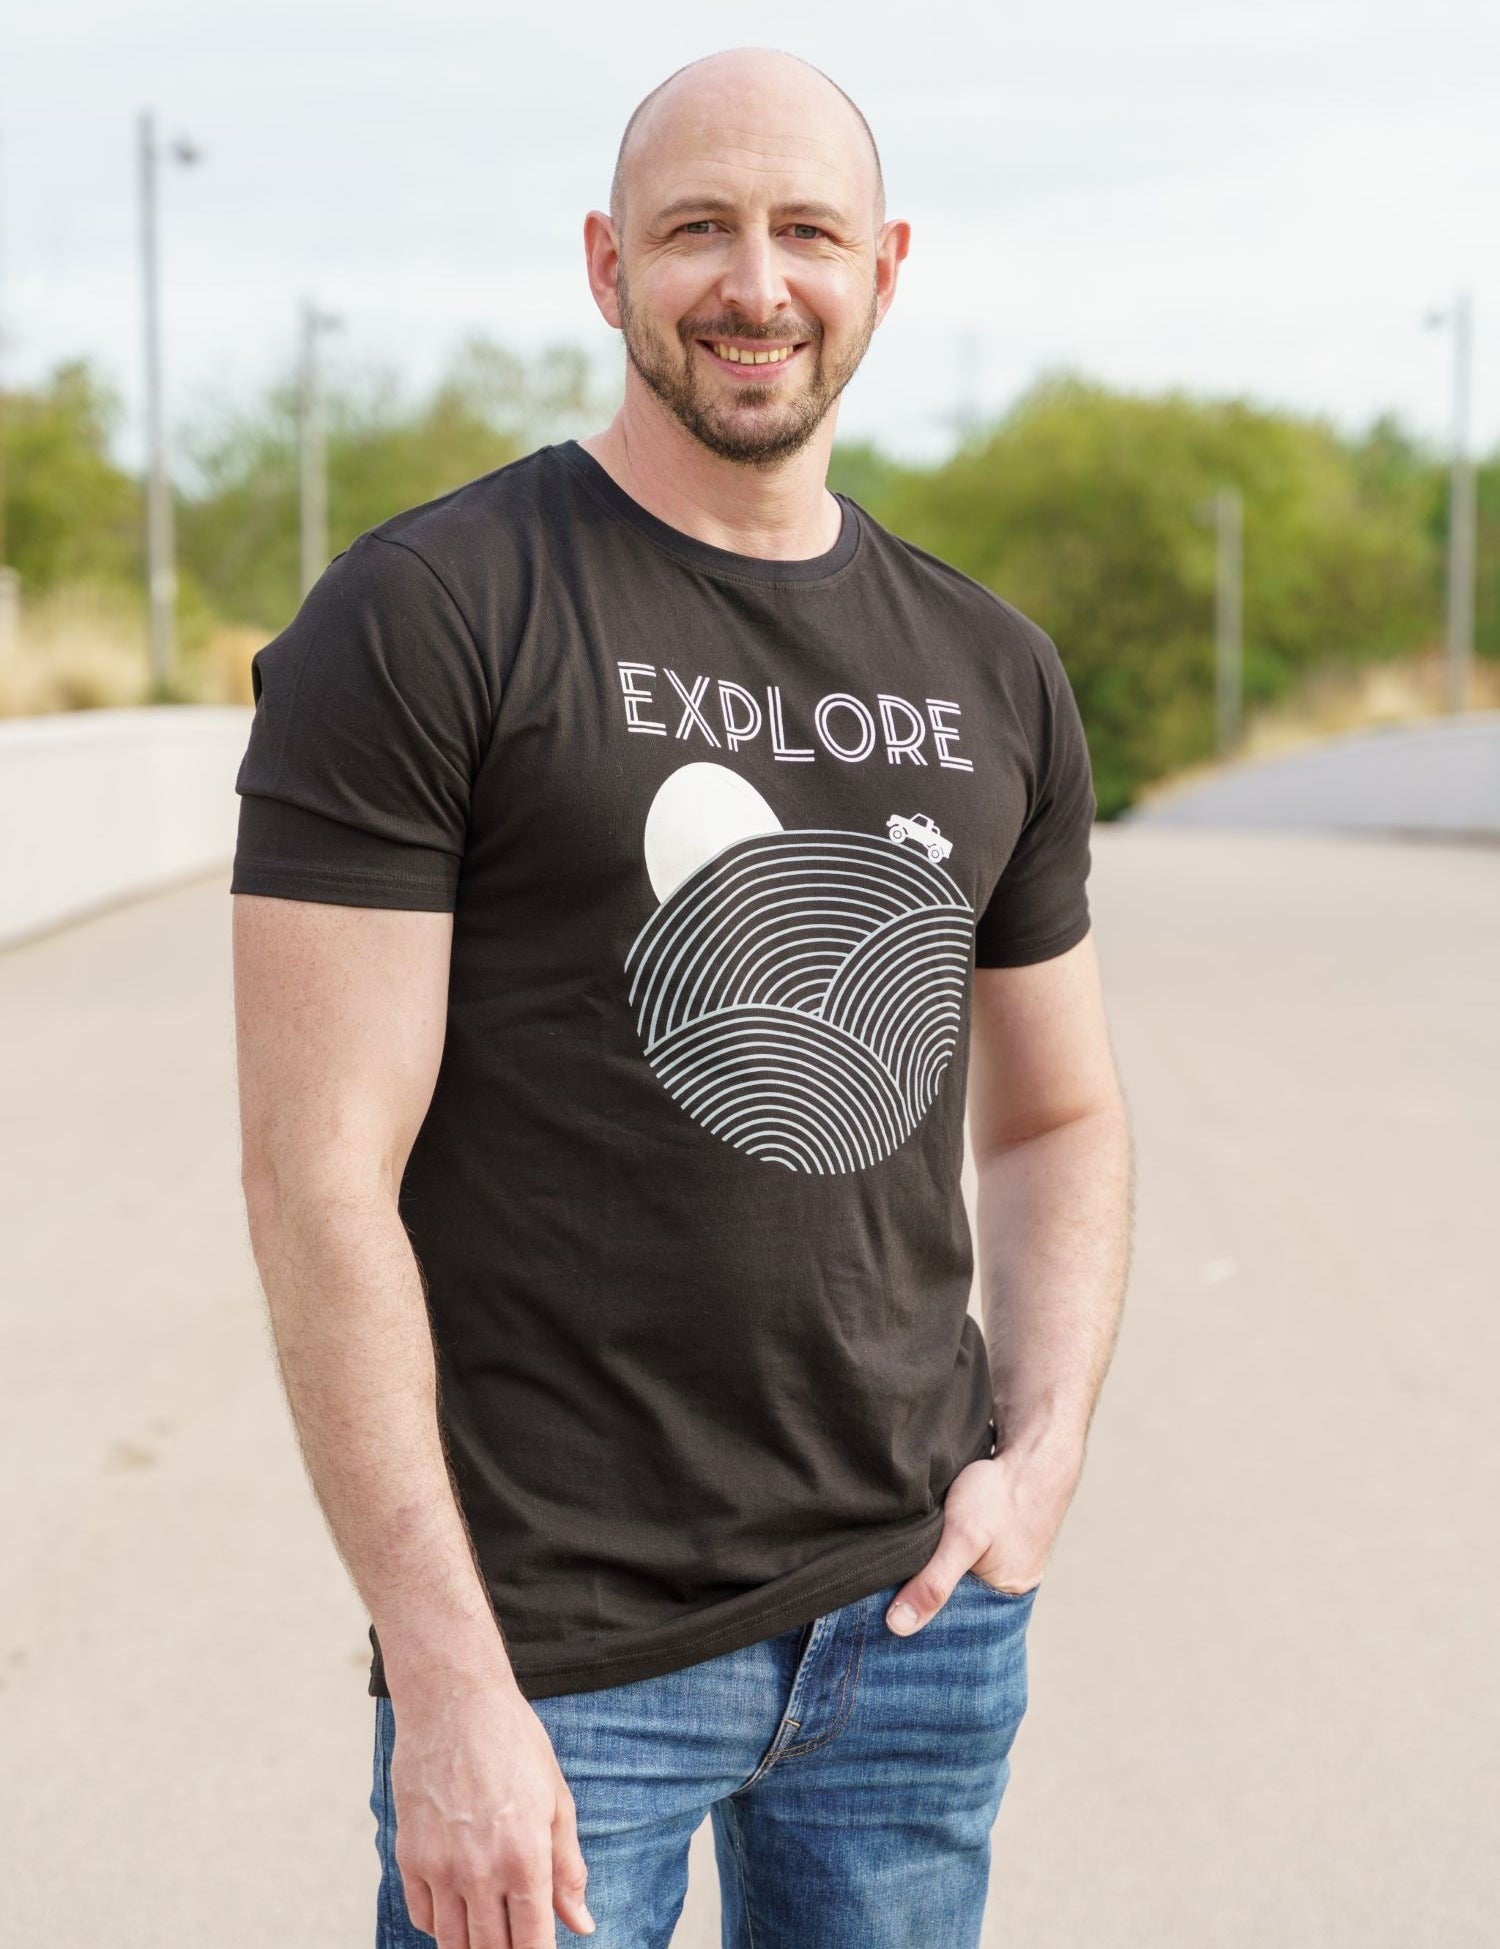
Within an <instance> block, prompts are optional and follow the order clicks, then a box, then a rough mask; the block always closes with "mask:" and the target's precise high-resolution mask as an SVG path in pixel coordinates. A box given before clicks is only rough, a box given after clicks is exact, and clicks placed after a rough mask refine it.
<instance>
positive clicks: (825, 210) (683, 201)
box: [653, 196, 847, 228]
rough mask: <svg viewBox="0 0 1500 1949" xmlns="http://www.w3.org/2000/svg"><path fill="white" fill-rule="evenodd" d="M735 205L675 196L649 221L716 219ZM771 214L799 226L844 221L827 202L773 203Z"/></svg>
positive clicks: (721, 198)
mask: <svg viewBox="0 0 1500 1949" xmlns="http://www.w3.org/2000/svg"><path fill="white" fill-rule="evenodd" d="M737 207H738V206H737V205H736V204H734V203H732V202H730V200H729V199H728V198H727V197H724V196H679V197H678V199H677V201H676V202H675V203H669V204H668V205H667V206H666V208H665V209H664V210H658V211H657V213H656V216H655V218H654V219H653V221H654V222H655V223H658V224H661V223H670V222H671V221H672V219H673V218H674V217H685V216H702V217H716V216H724V215H726V214H728V213H732V212H733V211H734V210H735V209H736V208H737ZM771 214H772V215H773V216H778V217H791V218H792V219H793V220H794V221H796V222H800V223H827V224H831V225H833V226H834V227H835V228H838V227H839V226H841V225H843V224H844V223H845V222H846V221H847V219H846V218H845V216H844V213H843V211H842V210H837V209H835V208H834V206H833V204H831V203H777V204H775V205H774V206H773V208H772V211H771Z"/></svg>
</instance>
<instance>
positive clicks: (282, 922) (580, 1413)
mask: <svg viewBox="0 0 1500 1949" xmlns="http://www.w3.org/2000/svg"><path fill="white" fill-rule="evenodd" d="M908 242H909V229H908V226H907V225H906V224H905V223H902V222H893V221H887V220H886V218H885V213H884V206H883V190H882V185H881V180H880V170H879V162H878V158H877V155H876V152H875V149H874V145H873V142H872V140H871V138H870V135H869V131H868V129H867V128H866V126H865V124H864V121H863V118H862V117H861V116H860V115H859V113H858V111H857V110H856V109H855V108H854V107H853V105H852V103H850V102H849V101H848V100H847V98H846V97H844V96H843V95H842V93H841V92H840V91H839V90H838V89H837V88H835V87H834V86H833V85H832V84H831V83H830V82H829V81H828V80H827V79H826V78H825V77H824V76H822V75H821V74H820V73H819V72H818V71H817V70H815V69H813V68H810V67H808V66H807V65H806V64H804V63H802V62H800V61H797V60H795V59H793V58H792V57H790V56H787V55H783V54H776V53H770V52H767V51H764V50H740V51H737V52H734V53H728V54H722V55H716V56H712V57H710V58H708V59H706V60H704V61H700V62H697V63H694V64H693V65H692V66H690V67H688V68H687V69H685V70H681V71H679V72H678V73H677V74H676V75H674V76H672V77H671V78H670V79H669V80H668V81H667V82H666V83H665V84H663V86H662V87H661V88H660V89H658V90H657V91H656V92H655V94H654V95H652V96H650V97H648V98H647V101H646V102H645V103H644V104H642V107H641V109H640V110H638V111H637V114H636V115H635V117H634V118H633V119H632V121H631V124H630V126H629V128H628V130H627V133H626V138H625V140H624V141H623V143H622V145H621V153H620V160H619V166H618V170H617V175H616V179H615V185H614V190H613V194H612V198H611V209H610V213H609V214H608V215H607V216H606V215H605V214H603V213H602V212H599V211H595V212H593V213H592V214H591V215H590V216H589V218H588V219H587V223H586V226H585V244H586V249H587V259H588V272H589V279H590V283H591V287H592V289H593V293H594V297H595V300H596V302H597V303H598V305H599V307H600V310H601V311H602V312H603V314H604V316H605V318H606V319H607V320H608V321H609V322H610V324H611V325H614V326H617V327H618V328H619V329H620V330H621V331H622V333H623V334H624V338H625V346H626V351H627V355H628V364H627V372H626V390H625V397H624V402H623V404H622V406H621V408H620V411H619V412H618V414H617V415H616V417H615V419H614V421H613V422H612V423H611V425H610V426H609V427H607V428H606V429H605V430H604V431H603V432H602V433H599V434H597V435H596V436H594V437H592V438H590V439H588V440H585V441H582V442H572V441H569V442H564V443H562V444H561V445H557V446H552V447H547V448H544V449H542V450H541V451H540V452H539V453H536V454H534V455H531V456H530V457H528V458H527V459H524V460H521V461H518V462H516V463H514V464H513V465H510V466H506V467H502V468H500V469H499V470H498V471H497V472H495V473H492V474H490V475H487V476H485V477H484V478H483V479H480V480H477V481H473V482H470V483H469V484H468V485H466V486H464V487H461V488H459V489H457V490H456V491H454V492H453V493H450V494H447V495H444V496H443V497H442V498H440V499H439V500H436V501H433V502H431V503H428V504H427V505H425V506H423V507H419V508H414V509H410V510H408V511H406V512H405V513H402V514H399V515H396V516H395V517H393V518H392V519H391V520H388V521H385V522H382V523H381V524H380V525H379V526H378V527H377V528H375V529H373V530H371V531H370V532H368V533H367V534H364V535H362V536H360V538H359V539H358V540H357V541H355V542H354V543H353V545H352V546H351V547H350V548H348V549H347V550H346V551H345V552H344V553H343V554H342V555H340V556H339V557H338V558H337V559H336V560H335V561H334V562H333V563H332V564H331V565H330V567H329V568H328V570H327V571H326V572H325V574H324V575H323V577H322V579H321V580H320V582H319V583H318V585H317V587H316V588H315V589H314V590H313V592H312V593H311V595H310V596H309V597H308V599H307V601H306V602H305V603H304V605H303V607H302V610H301V612H300V613H299V615H298V616H297V618H296V620H295V621H294V622H293V623H292V625H291V627H290V628H289V629H287V630H286V631H285V632H284V633H283V634H282V635H281V636H280V637H278V638H277V639H276V640H275V641H274V642H273V643H270V644H268V645H267V646H266V648H264V649H263V650H262V651H261V652H260V653H259V655H258V656H257V658H256V661H255V677H256V700H257V710H256V717H255V723H254V728H253V730H252V734H251V739H250V746H249V749H248V751H247V753H246V756H245V760H244V764H243V766H242V769H241V772H240V777H239V790H240V791H241V793H242V794H243V795H244V796H243V799H242V805H241V827H240V838H239V849H238V853H237V856H236V862H235V873H234V879H233V886H232V890H233V891H234V893H235V894H236V895H237V899H236V903H235V967H236V993H237V1017H238V1032H239V1047H240V1066H241V1088H242V1106H243V1128H244V1184H245V1192H246V1199H247V1207H248V1211H249V1214H250V1222H251V1233H252V1239H253V1243H254V1247H255V1251H256V1256H257V1260H258V1263H259V1266H260V1269H261V1272H262V1276H263V1280H264V1284H265V1288H266V1292H267V1296H268V1301H269V1305H270V1308H271V1313H272V1318H273V1323H274V1328H275V1334H276V1341H277V1346H278V1353H279V1358H280V1362H281V1367H282V1372H283V1376H284V1379H285V1383H286V1386H287V1389H288V1394H289V1397H290V1400H291V1404H292V1407H293V1411H294V1414H295V1418H296V1423H297V1426H298V1429H299V1434H300V1439H301V1442H302V1445H303V1450H304V1454H305V1456H306V1459H307V1462H308V1466H309V1469H310V1473H311V1475H312V1478H313V1481H314V1484H315V1486H316V1489H317V1493H318V1495H319V1497H320V1500H321V1502H322V1506H323V1508H324V1509H325V1511H326V1512H327V1515H328V1519H329V1522H330V1526H331V1528H332V1530H333V1533H334V1536H335V1539H336V1541H337V1544H338V1547H339V1549H340V1551H341V1554H342V1556H343V1558H344V1560H345V1562H346V1563H347V1565H348V1567H349V1569H350V1572H351V1574H352V1576H353V1577H354V1580H355V1582H356V1584H357V1586H358V1588H359V1590H360V1593H361V1595H362V1596H363V1598H364V1600H365V1602H366V1604H367V1606H368V1609H369V1613H370V1617H371V1619H372V1626H371V1642H372V1649H373V1651H374V1659H373V1663H372V1669H371V1676H370V1691H371V1693H372V1694H373V1695H374V1696H375V1699H376V1756H375V1777H374V1786H373V1791H372V1794H371V1807H372V1811H373V1812H374V1813H375V1815H376V1817H377V1822H378V1832H377V1841H378V1845H379V1848H380V1853H381V1862H382V1880H381V1889H380V1920H379V1942H380V1943H381V1944H382V1945H384V1949H396V1945H408V1944H415V1943H426V1942H430V1941H431V1939H432V1937H433V1936H435V1937H436V1938H437V1941H438V1943H439V1944H440V1946H441V1949H502V1946H503V1949H541V1945H543V1944H544V1943H552V1942H554V1941H564V1940H568V1939H571V1936H572V1935H573V1934H574V1933H578V1934H584V1933H589V1932H590V1931H592V1930H594V1929H595V1927H596V1925H597V1936H598V1940H599V1941H600V1943H601V1944H608V1945H610V1946H611V1949H626V1946H627V1945H630V1946H631V1949H635V1946H636V1945H647V1944H650V1945H664V1944H666V1943H667V1942H668V1940H669V1938H670V1936H671V1933H672V1928H673V1924H674V1921H675V1919H676V1917H677V1914H678V1912H679V1910H680V1907H681V1903H682V1899H683V1892H684V1887H685V1882H686V1863H687V1850H688V1843H689V1840H690V1838H691V1836H692V1834H693V1832H694V1831H695V1829H696V1828H697V1827H698V1826H699V1824H700V1823H701V1821H702V1819H703V1817H704V1815H705V1814H707V1813H711V1814H712V1818H713V1825H714V1836H715V1842H716V1846H717V1850H718V1859H719V1866H720V1879H721V1887H722V1892H723V1907H724V1916H725V1940H726V1942H728V1943H729V1944H731V1945H746V1949H748V1945H750V1944H752V1943H754V1944H755V1945H757V1946H758V1949H764V1945H769V1944H776V1945H781V1946H782V1949H787V1946H788V1945H794V1946H796V1949H801V1946H802V1945H807V1946H808V1949H811V1945H816V1946H817V1949H842V1945H846V1944H847V1945H853V1944H859V1945H861V1949H870V1946H871V1945H890V1949H895V1946H896V1945H901V1949H913V1945H932V1949H939V1946H940V1949H958V1946H959V1945H963V1944H972V1943H975V1942H977V1940H978V1931H979V1926H980V1918H981V1914H982V1910H983V1906H984V1897H985V1885H986V1880H987V1875H988V1865H989V1852H988V1849H989V1831H990V1827H991V1825H992V1823H993V1821H994V1818H995V1815H996V1812H997V1810H998V1806H999V1801H1000V1797H1001V1794H1002V1791H1003V1788H1004V1785H1005V1781H1006V1776H1007V1772H1008V1765H1009V1761H1008V1753H1009V1749H1010V1745H1011V1742H1012V1740H1013V1738H1014V1736H1015V1732H1016V1729H1017V1726H1018V1724H1019V1721H1020V1717H1021V1714H1022V1711H1023V1708H1024V1705H1025V1668H1026V1667H1025V1649H1024V1645H1025V1629H1026V1622H1027V1617H1028V1614H1029V1611H1030V1607H1031V1604H1032V1602H1033V1598H1034V1592H1035V1589H1036V1586H1037V1584H1038V1582H1039V1580H1040V1578H1041V1576H1042V1573H1043V1570H1044V1568H1045V1566H1046V1563H1047V1560H1048V1556H1049V1552H1050V1550H1051V1547H1052V1544H1053V1540H1054V1537H1055V1535H1056V1532H1057V1529H1058V1526H1059V1524H1060V1522H1061V1520H1062V1517H1063V1513H1064V1511H1065V1509H1066V1507H1067V1505H1068V1502H1069V1500H1070V1499H1071V1496H1072V1493H1073V1490H1074V1488H1075V1485H1076V1482H1077V1479H1078V1473H1079V1469H1080V1466H1081V1463H1082V1458H1083V1451H1084V1441H1085V1436H1086V1432H1087V1428H1088V1424H1089V1420H1090V1416H1091V1414H1092V1410H1093V1405H1094V1402H1095V1399H1096V1397H1097V1393H1098V1390H1099V1387H1100V1384H1101V1382H1102V1378H1103V1375H1104V1371H1105V1368H1106V1365H1107V1362H1108V1357H1109V1350H1110V1347H1111V1345H1112V1341H1113V1335H1114V1331H1115V1324H1116V1319H1117V1315H1118V1310H1119V1305H1120V1300H1121V1294H1122V1290H1123V1286H1124V1283H1125V1269H1126V1258H1127V1230H1128V1203H1129V1189H1128V1178H1129V1139H1128V1132H1127V1125H1126V1117H1125V1113H1124V1107H1123V1104H1122V1099H1121V1095H1120V1091H1119V1086H1118V1083H1117V1080H1116V1077H1115V1073H1114V1068H1113V1065H1112V1062H1111V1059H1110V1053H1109V1048H1108V1037H1107V1032H1106V1026H1105V1021H1104V1016H1103V1011H1102V1007H1101V1002H1100V989H1099V976H1098V968H1097V962H1096V958H1095V954H1094V947H1093V941H1092V936H1091V934H1090V932H1089V916H1088V909H1087V904H1086V899H1085V891H1084V882H1085V879H1086V875H1087V871H1088V864H1089V852H1088V847H1089V833H1090V826H1091V822H1092V818H1093V814H1094V811H1095V803H1094V796H1093V790H1092V785H1091V780H1090V773H1089V765H1088V755H1087V750H1086V746H1085V741H1084V737H1083V733H1082V728H1081V726H1080V723H1079V719H1078V714H1077V710H1076V708H1075V706H1074V703H1073V699H1072V695H1071V692H1070V690H1069V687H1068V683H1067V679H1066V677H1065V675H1064V674H1063V670H1062V666H1061V663H1060V661H1059V659H1058V654H1057V651H1056V649H1055V648H1054V646H1053V645H1052V643H1051V641H1050V640H1049V639H1048V638H1047V636H1046V635H1045V634H1044V633H1043V632H1042V631H1041V630H1040V629H1039V628H1038V627H1037V626H1036V625H1035V624H1034V623H1032V622H1030V621H1029V620H1028V619H1027V618H1025V617H1024V616H1022V615H1021V614H1019V613H1018V612H1017V611H1016V610H1015V609H1014V608H1013V607H1011V606H1010V605H1008V604H1007V603H1005V602H1004V601H1003V600H1001V599H999V598H998V597H996V596H994V595H991V594H990V593H989V592H987V591H985V590H983V589H981V588H979V587H978V586H977V585H976V584H974V583H973V582H970V581H968V580H967V579H966V578H964V577H963V576H961V575H959V574H957V573H956V572H955V571H953V570H951V569H949V568H947V567H946V566H945V565H943V564H942V563H940V562H938V561H936V560H934V559H933V558H932V557H931V556H929V555H926V554H923V553H922V552H921V551H919V550H917V549H915V548H912V547H910V546H909V545H907V544H906V543H904V542H902V541H900V540H898V539H897V538H896V537H895V536H893V535H890V534H889V533H887V532H886V531H885V530H884V529H883V528H881V527H880V526H879V525H878V524H877V523H876V522H874V521H873V520H872V519H871V518H870V517H869V516H868V515H867V514H866V513H864V511H863V510H862V509H860V508H858V507H857V506H856V505H855V504H854V503H853V502H851V501H849V500H847V499H846V498H844V497H842V496H838V495H834V494H831V493H830V492H829V491H828V489H827V486H826V472H827V467H828V460H829V453H830V449H831V446H832V443H833V437H834V427H835V419H836V402H837V399H838V396H839V394H840V392H841V391H842V389H843V387H844V386H845V384H846V383H847V382H848V380H849V378H850V377H851V375H852V374H853V373H854V371H855V369H856V368H857V366H858V365H859V362H860V360H861V358H862V356H863V354H864V352H865V349H866V347H867V346H868V344H869V341H870V337H871V334H872V333H873V331H874V330H875V328H876V326H877V325H878V324H879V322H880V320H881V319H882V318H883V317H884V315H885V312H886V309H887V308H888V306H889V305H890V303H891V300H892V297H893V296H894V293H895V289H896V279H897V273H898V269H899V266H900V264H901V261H902V259H903V258H904V257H905V255H906V251H907V247H908ZM966 1081H967V1084H968V1088H969V1091H970V1099H971V1100H970V1108H971V1112H972V1115H971V1134H972V1140H973V1148H974V1153H975V1158H976V1162H977V1167H978V1172H979V1183H980V1205H979V1234H980V1236H979V1257H980V1260H981V1269H982V1274H983V1291H984V1297H985V1304H986V1307H987V1324H988V1349H987V1352H986V1345H985V1341H984V1339H983V1337H982V1336H981V1334H980V1332H979V1330H978V1327H977V1325H976V1323H975V1321H974V1320H973V1319H972V1318H971V1317H970V1316H969V1315H968V1313H967V1310H966V1308H967V1299H968V1294H969V1290H970V1282H971V1274H972V1271H973V1264H974V1253H973V1250H972V1245H971V1239H970V1234H969V1228H968V1224H967V1220H966V1217H965V1213H964V1208H963V1203H962V1199H961V1194H960V1170H961V1165H962V1159H963V1118H964V1107H965V1085H966ZM586 1876H587V1878H588V1902H587V1905H586V1904H585V1877H586ZM590 1910H592V1911H593V1913H592V1916H591V1914H590ZM554 1918H555V1919H554ZM554 1931H555V1933H554Z"/></svg>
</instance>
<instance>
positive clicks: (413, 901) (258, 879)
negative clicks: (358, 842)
mask: <svg viewBox="0 0 1500 1949" xmlns="http://www.w3.org/2000/svg"><path fill="white" fill-rule="evenodd" d="M456 877H457V876H456V875H455V879H456ZM229 891H230V892H231V893H260V894H269V895H271V896H273V897H274V898H277V899H286V900H327V901H329V902H331V903H333V904H334V905H337V906H346V907H402V908H407V909H414V910H418V911H422V912H442V913H451V912H452V911H453V907H454V904H455V901H454V893H455V889H454V887H453V886H450V885H444V886H438V885H435V884H434V883H433V882H432V880H430V879H428V878H426V877H424V876H422V875H420V874H415V873H399V872H394V871H390V870H387V869H385V868H381V867H358V866H345V867H340V868H339V870H338V871H337V872H332V871H330V870H328V869H327V868H325V867H317V866H293V865H290V864H289V863H288V862H287V861H285V860H267V859H257V858H256V857H255V856H254V855H253V854H244V853H241V854H238V855H237V856H236V858H235V862H234V871H233V874H232V877H231V879H230V883H229Z"/></svg>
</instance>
